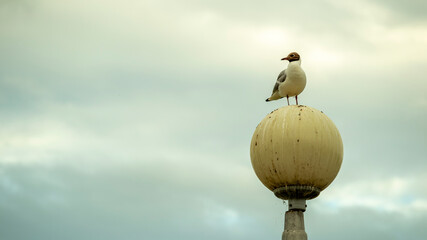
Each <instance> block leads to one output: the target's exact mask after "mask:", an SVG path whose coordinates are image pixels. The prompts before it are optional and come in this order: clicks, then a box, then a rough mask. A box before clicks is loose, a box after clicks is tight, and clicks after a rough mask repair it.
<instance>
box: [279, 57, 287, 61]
mask: <svg viewBox="0 0 427 240" xmlns="http://www.w3.org/2000/svg"><path fill="white" fill-rule="evenodd" d="M280 60H282V61H283V60H289V58H288V57H285V58H282V59H280Z"/></svg>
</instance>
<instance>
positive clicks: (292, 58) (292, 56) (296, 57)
mask: <svg viewBox="0 0 427 240" xmlns="http://www.w3.org/2000/svg"><path fill="white" fill-rule="evenodd" d="M299 59H300V56H299V54H298V53H297V52H291V53H289V55H288V56H287V57H285V58H282V60H288V61H289V62H292V61H298V60H299Z"/></svg>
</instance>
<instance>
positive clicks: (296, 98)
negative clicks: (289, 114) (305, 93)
mask: <svg viewBox="0 0 427 240" xmlns="http://www.w3.org/2000/svg"><path fill="white" fill-rule="evenodd" d="M295 101H296V102H297V106H298V95H295Z"/></svg>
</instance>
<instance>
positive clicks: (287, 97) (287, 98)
mask: <svg viewBox="0 0 427 240" xmlns="http://www.w3.org/2000/svg"><path fill="white" fill-rule="evenodd" d="M286 100H288V106H289V96H288V95H286Z"/></svg>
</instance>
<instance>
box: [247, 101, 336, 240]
mask: <svg viewBox="0 0 427 240" xmlns="http://www.w3.org/2000/svg"><path fill="white" fill-rule="evenodd" d="M250 154H251V161H252V166H253V168H254V170H255V173H256V175H257V176H258V178H259V180H260V181H261V182H262V183H263V184H264V185H265V186H266V187H267V188H268V189H270V190H271V191H273V193H274V195H276V197H278V198H280V199H283V200H288V211H287V212H286V214H285V230H284V232H283V235H282V240H297V239H298V240H304V239H307V234H306V232H305V228H304V215H303V212H304V211H305V210H306V207H307V205H306V200H309V199H313V198H315V197H317V196H318V195H319V194H320V192H321V191H322V190H324V189H325V188H326V187H327V186H329V184H331V183H332V181H333V180H334V179H335V177H336V176H337V174H338V171H339V169H340V167H341V163H342V159H343V144H342V140H341V136H340V133H339V131H338V129H337V128H336V126H335V125H334V123H333V122H332V121H331V120H330V119H329V118H328V117H327V116H326V115H325V114H324V113H323V112H321V111H319V110H316V109H314V108H311V107H307V106H302V105H298V106H297V105H292V106H286V107H282V108H279V109H277V110H275V111H273V112H271V113H270V114H268V115H267V116H266V117H265V118H264V119H263V120H262V121H261V122H260V123H259V124H258V126H257V128H256V129H255V132H254V134H253V137H252V141H251V151H250Z"/></svg>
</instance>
